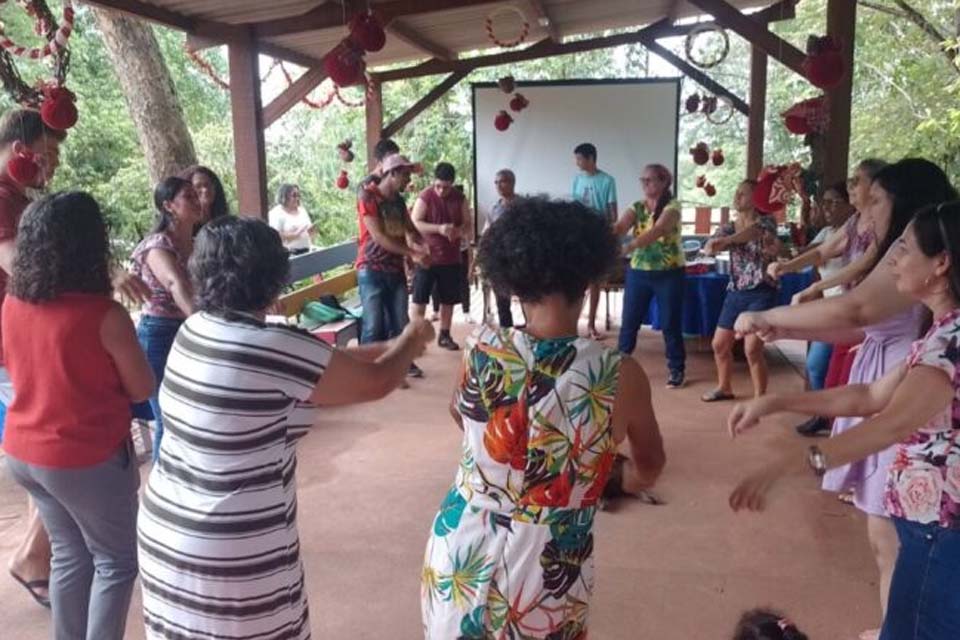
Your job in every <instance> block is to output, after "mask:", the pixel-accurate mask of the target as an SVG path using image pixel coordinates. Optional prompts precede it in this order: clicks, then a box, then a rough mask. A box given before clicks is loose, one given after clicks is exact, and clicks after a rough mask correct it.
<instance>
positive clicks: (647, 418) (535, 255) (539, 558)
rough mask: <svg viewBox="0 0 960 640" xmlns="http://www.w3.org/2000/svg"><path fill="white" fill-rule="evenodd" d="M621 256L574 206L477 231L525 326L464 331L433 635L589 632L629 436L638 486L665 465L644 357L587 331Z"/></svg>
mask: <svg viewBox="0 0 960 640" xmlns="http://www.w3.org/2000/svg"><path fill="white" fill-rule="evenodd" d="M616 258H617V241H616V238H615V237H614V235H613V232H612V230H611V228H610V225H609V224H607V222H606V221H605V220H603V219H602V218H600V217H599V216H597V215H595V214H594V213H592V212H591V211H589V209H588V208H587V207H585V206H583V205H582V204H579V203H573V202H562V201H555V202H551V201H548V200H545V199H542V198H530V199H517V201H516V202H515V205H513V206H512V208H511V212H510V215H509V216H504V217H503V218H501V219H499V220H498V221H497V222H495V223H493V224H492V225H491V226H490V228H489V229H488V230H487V232H486V233H485V234H484V237H483V239H482V240H481V244H480V252H479V256H478V260H479V264H480V269H481V271H482V272H483V273H484V275H485V276H486V277H487V278H489V280H490V282H491V284H492V286H493V288H494V289H495V290H496V291H498V292H499V293H505V292H508V291H509V292H510V293H513V294H515V295H516V296H517V297H519V298H520V301H521V302H522V303H523V305H524V309H525V311H526V315H527V325H526V327H525V329H524V330H522V331H521V330H516V329H505V330H501V331H495V330H493V329H492V328H490V327H487V326H481V327H479V328H478V329H477V330H476V332H475V333H474V334H473V336H472V337H471V338H470V340H469V341H468V348H467V350H466V352H465V356H464V360H463V368H462V373H461V375H460V379H459V381H458V385H457V389H456V392H455V396H454V399H453V403H452V405H451V414H452V415H453V418H454V420H455V421H456V423H457V424H458V426H460V427H461V428H462V429H463V434H464V436H463V453H462V457H461V459H460V463H459V470H458V472H457V477H456V480H455V482H454V484H453V487H451V489H450V490H449V491H448V492H447V495H446V497H445V499H444V501H443V503H442V505H441V507H440V511H439V513H438V514H437V516H436V517H435V518H434V521H433V527H432V535H431V537H430V540H429V542H428V543H427V552H426V558H425V561H424V568H423V571H422V592H421V605H422V613H423V623H424V633H425V636H426V637H427V638H429V639H431V640H432V639H438V640H440V639H443V640H446V639H448V638H454V637H460V636H469V637H501V636H502V635H503V634H506V633H520V634H522V635H523V637H525V638H530V639H533V638H554V637H561V636H562V637H571V638H572V637H581V636H582V635H584V634H586V631H587V622H586V621H587V611H588V608H589V601H590V595H591V591H592V588H593V561H592V556H593V543H594V538H593V532H592V529H593V521H594V514H595V513H596V510H597V504H598V502H599V500H600V498H601V496H602V495H603V490H604V487H605V485H606V483H607V480H608V478H609V477H610V472H611V469H612V468H613V466H614V463H615V460H616V452H617V445H618V443H619V442H621V441H622V440H624V439H625V438H626V437H628V436H629V440H630V445H631V447H630V448H631V453H632V454H633V458H634V460H633V461H634V463H635V467H634V468H635V469H636V477H637V483H636V486H642V487H644V488H645V487H649V486H650V485H652V484H653V482H654V481H655V480H656V478H657V476H658V475H659V473H660V470H661V469H662V468H663V464H664V453H663V447H662V441H661V439H660V434H659V430H658V427H657V423H656V418H655V416H654V415H653V410H652V407H651V405H650V387H649V383H648V382H647V380H646V377H645V375H644V374H643V371H642V369H641V368H640V366H639V365H638V364H637V363H636V361H634V360H633V359H631V358H629V357H627V356H623V355H621V354H620V353H619V352H617V351H615V350H613V349H609V348H607V347H605V346H603V345H601V344H599V343H596V342H593V341H590V340H588V339H584V338H579V337H578V336H577V319H578V318H579V316H580V310H581V308H582V306H583V300H584V296H585V293H586V290H587V288H588V286H589V285H590V284H591V283H593V282H596V281H597V280H598V279H599V278H601V277H603V275H604V274H606V273H607V272H608V271H609V269H610V267H611V266H612V264H613V263H614V261H615V260H616ZM571 602H576V603H578V606H576V607H571V606H570V603H571ZM501 605H503V606H505V607H511V608H512V607H522V610H521V609H517V610H516V611H517V613H516V617H514V616H513V614H512V613H511V614H509V615H506V616H502V615H498V613H497V612H498V610H499V607H500V606H501ZM511 611H513V609H511Z"/></svg>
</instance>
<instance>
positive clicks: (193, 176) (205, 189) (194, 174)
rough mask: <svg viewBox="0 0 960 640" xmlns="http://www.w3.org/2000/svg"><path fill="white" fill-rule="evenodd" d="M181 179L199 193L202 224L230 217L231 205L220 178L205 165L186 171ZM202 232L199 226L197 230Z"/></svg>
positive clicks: (197, 165) (196, 165)
mask: <svg viewBox="0 0 960 640" xmlns="http://www.w3.org/2000/svg"><path fill="white" fill-rule="evenodd" d="M180 177H181V178H183V179H184V180H189V181H190V183H191V184H192V185H193V190H194V191H196V192H197V199H198V200H199V201H200V224H201V225H204V224H206V223H208V222H210V221H211V220H216V219H217V218H220V217H222V216H226V215H230V205H228V204H227V194H226V193H225V192H224V190H223V183H222V182H221V181H220V177H219V176H218V175H217V174H216V173H214V172H213V169H209V168H207V167H205V166H203V165H199V164H195V165H193V166H192V167H188V168H186V169H184V170H183V171H182V172H181V173H180ZM196 230H197V231H198V232H199V231H200V227H199V226H198V227H197V229H196Z"/></svg>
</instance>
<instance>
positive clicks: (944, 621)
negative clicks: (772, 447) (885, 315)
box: [729, 201, 960, 640]
mask: <svg viewBox="0 0 960 640" xmlns="http://www.w3.org/2000/svg"><path fill="white" fill-rule="evenodd" d="M957 247H960V202H958V201H954V202H950V203H944V204H940V205H931V206H929V207H927V208H926V209H923V210H921V211H920V212H919V213H918V214H917V215H916V217H915V218H914V220H913V224H912V226H911V227H908V228H907V230H906V231H905V232H904V234H903V236H902V237H901V238H900V239H899V240H897V242H896V245H895V246H894V248H893V249H892V251H891V254H890V255H891V264H892V272H893V275H894V278H895V282H896V288H897V291H898V292H899V293H901V294H904V295H907V296H910V297H911V298H913V299H914V300H916V301H918V302H920V303H922V304H923V305H924V306H925V307H926V308H927V309H929V310H930V311H931V312H932V313H933V319H934V321H933V325H932V327H931V328H930V330H929V331H928V332H927V333H926V335H925V336H924V337H923V338H921V339H920V340H917V341H916V342H914V343H913V346H912V348H911V350H910V353H909V355H908V357H907V359H906V360H905V361H904V362H902V363H900V365H899V366H896V367H893V368H892V369H891V370H889V371H888V372H887V373H886V374H885V375H884V376H883V377H881V378H879V379H878V380H875V381H874V382H872V383H869V384H851V385H847V386H845V387H840V388H837V389H830V390H827V391H819V392H812V393H798V394H788V395H772V396H768V397H765V398H760V399H757V400H754V401H753V402H750V403H747V404H741V405H737V407H735V408H734V410H733V412H732V413H731V415H730V419H729V424H730V429H731V433H732V434H734V435H735V434H737V433H739V432H741V431H743V430H745V429H748V428H750V427H753V426H754V425H755V424H756V423H757V421H758V420H759V419H760V418H761V417H763V416H765V415H769V414H771V413H775V412H777V411H797V412H802V413H810V412H812V409H813V408H815V409H816V410H817V411H820V412H823V413H825V414H826V415H832V416H841V415H844V416H845V415H861V416H871V417H869V418H866V419H864V420H863V422H861V423H860V424H859V425H857V426H855V427H853V428H851V429H848V430H846V431H844V432H843V433H842V434H839V435H835V436H834V437H832V438H830V439H829V440H827V441H825V442H824V443H823V445H822V446H820V447H816V446H814V447H810V451H809V454H808V455H807V456H801V455H798V454H797V453H796V450H795V449H792V450H791V452H790V453H788V454H785V455H783V456H777V458H776V459H775V460H773V461H771V462H770V463H769V464H768V465H766V466H765V467H764V468H763V469H761V470H760V471H758V472H756V473H754V474H753V475H751V476H749V477H748V478H746V479H745V480H744V481H743V482H742V483H741V484H740V485H739V486H738V487H737V488H736V489H735V490H734V492H733V494H732V495H731V497H730V505H731V507H733V509H734V510H738V509H742V508H746V509H762V508H763V506H764V502H765V496H766V494H767V493H768V492H769V490H770V488H771V487H772V486H773V485H774V483H775V482H776V481H777V480H778V479H779V478H781V477H782V476H784V475H787V474H790V473H801V472H803V471H804V470H805V469H806V470H808V471H809V470H810V469H812V470H813V471H814V472H816V473H817V475H821V476H822V475H823V474H824V472H825V471H826V470H827V469H834V468H837V467H841V466H843V465H849V464H850V463H854V462H856V461H860V460H863V459H864V458H867V457H868V456H871V455H875V454H877V453H879V452H881V451H884V450H885V449H887V448H888V447H890V446H891V445H895V446H894V451H895V455H894V458H893V461H892V463H891V464H890V465H889V467H887V469H886V473H885V477H884V479H885V491H884V502H885V507H886V510H887V512H888V513H889V515H890V517H891V519H892V520H893V523H894V525H895V526H896V530H897V536H898V538H899V541H900V547H899V551H898V553H897V559H896V566H895V569H894V572H893V582H892V584H891V585H890V595H889V600H888V601H887V614H886V617H885V619H884V623H883V629H882V631H881V634H880V639H881V640H920V639H926V640H948V639H951V638H960V598H957V593H960V253H958V250H957Z"/></svg>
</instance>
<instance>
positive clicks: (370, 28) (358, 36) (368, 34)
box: [349, 10, 387, 52]
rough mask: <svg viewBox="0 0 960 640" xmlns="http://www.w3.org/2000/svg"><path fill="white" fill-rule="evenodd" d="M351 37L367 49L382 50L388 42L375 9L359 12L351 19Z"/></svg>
mask: <svg viewBox="0 0 960 640" xmlns="http://www.w3.org/2000/svg"><path fill="white" fill-rule="evenodd" d="M349 29H350V39H351V40H353V41H354V42H355V43H357V44H358V45H360V46H361V47H362V48H363V49H364V50H365V51H371V52H373V51H380V50H381V49H383V46H384V45H385V44H386V43H387V34H386V32H385V31H384V30H383V25H382V24H380V20H379V19H377V16H376V15H374V13H373V11H369V10H368V11H365V12H363V13H358V14H356V15H355V16H353V18H351V19H350V24H349Z"/></svg>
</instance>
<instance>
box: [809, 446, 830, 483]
mask: <svg viewBox="0 0 960 640" xmlns="http://www.w3.org/2000/svg"><path fill="white" fill-rule="evenodd" d="M807 464H808V465H810V468H811V469H813V472H814V473H815V474H817V477H818V478H819V477H822V476H823V474H825V473H826V472H827V456H825V455H824V454H823V451H820V447H818V446H817V445H813V446H811V447H810V449H809V450H808V451H807Z"/></svg>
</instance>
